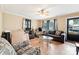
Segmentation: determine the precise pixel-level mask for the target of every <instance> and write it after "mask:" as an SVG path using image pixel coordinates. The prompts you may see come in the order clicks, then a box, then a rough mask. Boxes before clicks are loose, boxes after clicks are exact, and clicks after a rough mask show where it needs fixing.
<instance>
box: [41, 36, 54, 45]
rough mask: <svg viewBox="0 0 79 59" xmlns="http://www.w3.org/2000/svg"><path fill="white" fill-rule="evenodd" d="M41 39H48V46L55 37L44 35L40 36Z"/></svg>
mask: <svg viewBox="0 0 79 59" xmlns="http://www.w3.org/2000/svg"><path fill="white" fill-rule="evenodd" d="M40 39H42V40H44V41H46V42H47V46H48V44H49V43H50V41H51V40H53V37H50V36H45V35H43V36H41V37H40Z"/></svg>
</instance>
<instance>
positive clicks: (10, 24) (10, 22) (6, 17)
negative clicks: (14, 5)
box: [3, 13, 23, 31]
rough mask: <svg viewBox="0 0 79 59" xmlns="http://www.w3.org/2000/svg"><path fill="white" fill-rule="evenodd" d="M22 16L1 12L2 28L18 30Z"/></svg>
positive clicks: (20, 26) (20, 27)
mask: <svg viewBox="0 0 79 59" xmlns="http://www.w3.org/2000/svg"><path fill="white" fill-rule="evenodd" d="M22 20H23V18H22V17H20V16H16V15H12V14H6V13H3V30H9V31H13V30H18V29H22V22H23V21H22Z"/></svg>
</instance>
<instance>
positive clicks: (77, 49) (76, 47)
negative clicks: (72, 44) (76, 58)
mask: <svg viewBox="0 0 79 59" xmlns="http://www.w3.org/2000/svg"><path fill="white" fill-rule="evenodd" d="M76 55H78V47H76Z"/></svg>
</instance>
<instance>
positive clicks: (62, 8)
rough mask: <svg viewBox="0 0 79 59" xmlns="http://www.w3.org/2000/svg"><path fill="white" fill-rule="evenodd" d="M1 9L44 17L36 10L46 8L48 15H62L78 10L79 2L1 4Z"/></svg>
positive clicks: (37, 17) (34, 17)
mask: <svg viewBox="0 0 79 59" xmlns="http://www.w3.org/2000/svg"><path fill="white" fill-rule="evenodd" d="M0 7H1V10H2V11H3V12H6V13H13V14H15V15H21V16H24V17H26V18H31V19H44V18H46V17H42V16H39V15H38V14H37V11H39V10H41V9H43V8H46V9H47V10H48V12H49V16H50V17H54V16H59V15H64V14H68V13H72V12H78V11H79V4H73V5H71V4H64V5H63V4H3V5H0Z"/></svg>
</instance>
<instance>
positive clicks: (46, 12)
mask: <svg viewBox="0 0 79 59" xmlns="http://www.w3.org/2000/svg"><path fill="white" fill-rule="evenodd" d="M37 12H38V14H39V15H41V16H48V10H47V9H41V10H39V11H37Z"/></svg>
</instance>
